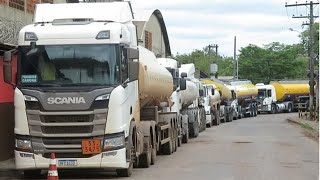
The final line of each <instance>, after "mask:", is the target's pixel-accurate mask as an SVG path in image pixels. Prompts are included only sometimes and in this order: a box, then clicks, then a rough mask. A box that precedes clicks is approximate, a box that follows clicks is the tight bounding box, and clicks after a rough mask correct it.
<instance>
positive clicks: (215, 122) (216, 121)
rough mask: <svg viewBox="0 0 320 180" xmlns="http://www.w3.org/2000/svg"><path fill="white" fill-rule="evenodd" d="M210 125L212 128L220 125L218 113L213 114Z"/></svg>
mask: <svg viewBox="0 0 320 180" xmlns="http://www.w3.org/2000/svg"><path fill="white" fill-rule="evenodd" d="M212 124H213V125H214V126H218V125H219V124H220V111H219V110H218V111H216V113H215V114H214V120H213V121H212Z"/></svg>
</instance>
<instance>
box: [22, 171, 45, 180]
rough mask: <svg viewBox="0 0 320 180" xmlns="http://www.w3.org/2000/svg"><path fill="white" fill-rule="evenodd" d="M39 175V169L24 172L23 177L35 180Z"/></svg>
mask: <svg viewBox="0 0 320 180" xmlns="http://www.w3.org/2000/svg"><path fill="white" fill-rule="evenodd" d="M40 174H41V169H35V170H24V171H23V177H24V178H27V179H37V178H38V177H39V176H40Z"/></svg>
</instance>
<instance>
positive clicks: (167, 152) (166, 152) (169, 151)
mask: <svg viewBox="0 0 320 180" xmlns="http://www.w3.org/2000/svg"><path fill="white" fill-rule="evenodd" d="M172 149H173V148H172V141H171V140H170V141H169V142H167V143H165V144H164V145H162V146H161V151H162V153H163V154H164V155H170V154H172Z"/></svg>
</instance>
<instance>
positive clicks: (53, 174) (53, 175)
mask: <svg viewBox="0 0 320 180" xmlns="http://www.w3.org/2000/svg"><path fill="white" fill-rule="evenodd" d="M47 180H59V176H58V170H57V161H56V155H55V153H51V156H50V164H49V170H48V178H47Z"/></svg>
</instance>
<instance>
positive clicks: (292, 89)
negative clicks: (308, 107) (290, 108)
mask: <svg viewBox="0 0 320 180" xmlns="http://www.w3.org/2000/svg"><path fill="white" fill-rule="evenodd" d="M270 84H271V85H272V86H273V87H274V88H275V90H276V96H277V101H284V100H293V98H294V97H296V96H303V95H308V94H309V93H310V90H309V84H308V81H278V82H271V83H270Z"/></svg>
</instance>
